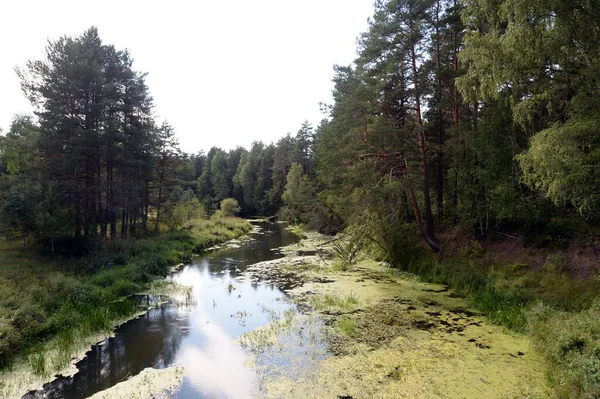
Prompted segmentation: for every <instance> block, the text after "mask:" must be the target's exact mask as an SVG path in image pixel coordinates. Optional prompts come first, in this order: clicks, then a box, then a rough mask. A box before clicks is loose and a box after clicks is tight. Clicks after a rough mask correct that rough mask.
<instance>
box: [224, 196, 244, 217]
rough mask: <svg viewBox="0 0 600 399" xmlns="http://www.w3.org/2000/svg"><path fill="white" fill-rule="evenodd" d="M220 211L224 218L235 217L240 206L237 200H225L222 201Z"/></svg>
mask: <svg viewBox="0 0 600 399" xmlns="http://www.w3.org/2000/svg"><path fill="white" fill-rule="evenodd" d="M220 210H221V213H222V215H223V216H235V215H236V214H237V213H238V212H239V211H240V206H239V204H238V202H237V200H236V199H235V198H225V199H224V200H223V201H221V205H220Z"/></svg>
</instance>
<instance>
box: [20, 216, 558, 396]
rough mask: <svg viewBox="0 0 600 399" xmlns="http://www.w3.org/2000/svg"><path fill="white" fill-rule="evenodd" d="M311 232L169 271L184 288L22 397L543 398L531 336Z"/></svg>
mask: <svg viewBox="0 0 600 399" xmlns="http://www.w3.org/2000/svg"><path fill="white" fill-rule="evenodd" d="M306 235H307V237H306V238H305V239H304V240H302V241H300V242H298V239H297V238H296V236H294V235H293V234H291V233H289V232H288V231H286V230H285V229H284V227H283V226H282V225H279V224H257V226H256V229H255V230H254V232H253V233H252V234H251V235H250V238H249V239H248V240H242V241H236V240H234V241H232V242H230V243H229V244H227V245H226V246H224V247H223V248H221V249H219V250H217V251H214V252H212V253H210V254H209V255H207V256H204V257H202V258H200V259H199V260H198V261H197V262H195V263H194V264H193V265H189V266H185V267H184V268H182V269H181V270H179V271H178V272H176V273H174V274H173V275H172V276H171V277H170V279H172V280H173V281H174V282H176V283H178V284H179V285H184V286H187V287H189V289H187V290H185V289H184V290H181V291H177V293H176V294H174V295H172V296H171V299H170V300H169V301H168V302H166V303H162V304H159V305H158V306H157V307H155V308H153V309H152V310H150V311H149V312H148V313H146V314H144V315H143V316H141V317H139V318H137V319H134V320H131V321H129V322H127V323H126V324H124V325H122V326H121V327H119V328H118V329H117V330H116V334H115V336H114V337H113V338H109V339H106V340H104V341H103V342H102V343H101V344H100V345H96V346H94V347H92V349H91V350H90V351H89V352H88V353H87V356H86V358H85V359H84V360H82V361H80V362H79V363H77V365H76V366H77V368H78V370H79V372H78V373H76V374H74V375H73V376H72V377H68V378H67V377H60V378H58V379H57V380H55V381H54V382H52V383H49V384H47V385H45V386H44V389H43V390H42V391H36V392H31V393H29V394H28V395H26V396H25V397H26V398H42V397H43V398H66V399H71V398H86V397H90V396H92V395H93V399H108V398H111V399H112V398H128V399H130V398H138V397H139V398H142V397H144V398H145V397H161V398H168V397H173V398H180V399H187V398H250V397H256V398H302V399H304V398H309V397H310V398H313V397H315V398H340V397H344V398H353V399H360V398H399V397H406V398H469V399H471V398H472V399H476V398H498V399H500V398H530V399H533V398H535V399H538V398H543V397H547V396H548V393H549V391H548V389H547V381H546V380H545V374H544V372H545V366H544V363H543V361H542V359H541V358H540V356H539V355H538V354H537V353H536V352H535V351H533V348H532V347H531V344H530V342H529V340H528V339H527V337H526V336H523V335H520V334H513V333H510V332H508V331H506V330H504V329H503V328H501V327H498V326H493V325H490V324H489V323H488V321H487V320H486V319H485V318H484V317H482V315H481V314H478V313H477V312H475V311H473V310H472V309H470V308H469V303H468V301H467V300H466V299H465V298H463V297H462V296H461V295H459V294H458V293H456V292H453V291H452V290H449V289H448V288H447V287H442V286H439V285H435V284H427V283H424V282H421V281H418V279H417V278H416V277H415V276H411V275H405V274H402V273H398V272H397V271H396V270H394V269H393V268H390V267H389V265H386V264H382V263H380V262H375V261H373V260H370V259H369V258H362V259H361V260H360V261H358V263H356V264H354V265H352V267H351V268H349V269H341V268H339V267H336V260H335V257H334V250H333V248H332V244H331V241H332V239H331V237H324V236H321V235H319V234H317V233H307V234H306ZM283 290H285V292H284V291H283ZM178 295H179V296H180V297H178ZM159 299H162V298H157V297H156V296H144V297H141V300H144V301H149V302H150V303H157V301H159ZM158 303H161V302H158ZM300 310H302V311H300Z"/></svg>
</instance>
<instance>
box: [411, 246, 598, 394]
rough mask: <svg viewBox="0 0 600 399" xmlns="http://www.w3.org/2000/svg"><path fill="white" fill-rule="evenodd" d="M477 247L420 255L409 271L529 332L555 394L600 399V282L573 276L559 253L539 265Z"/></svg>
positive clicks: (500, 321) (499, 321)
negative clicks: (501, 258)
mask: <svg viewBox="0 0 600 399" xmlns="http://www.w3.org/2000/svg"><path fill="white" fill-rule="evenodd" d="M472 247H473V248H471V250H466V251H463V253H462V254H460V255H456V256H447V257H445V258H441V259H432V258H423V259H420V260H419V261H415V262H412V263H411V264H409V265H406V266H405V267H404V270H406V271H409V272H411V273H414V274H416V275H418V276H419V277H420V278H421V279H422V280H424V281H427V282H432V283H439V284H445V285H448V286H449V287H451V288H453V289H455V290H457V291H458V292H460V293H461V294H463V295H465V296H466V297H467V298H468V299H469V300H470V302H471V303H472V305H473V306H474V307H475V308H476V309H478V310H480V311H481V312H483V313H484V314H485V315H486V316H487V317H488V318H489V319H490V320H491V321H492V322H493V323H496V324H499V325H502V326H505V327H507V328H509V329H511V330H514V331H519V332H525V333H527V334H528V335H530V336H531V338H532V341H533V343H534V345H535V347H536V348H537V350H538V351H539V352H541V353H542V354H544V355H545V357H546V359H547V360H548V363H549V365H550V370H549V373H548V378H549V380H550V383H551V384H552V386H553V387H554V389H555V395H556V397H559V398H597V397H600V323H599V320H600V302H599V301H598V295H599V293H600V281H599V280H598V279H588V280H581V281H579V280H575V279H573V278H572V277H570V276H568V275H567V274H566V273H564V272H563V271H561V267H560V263H561V262H563V261H562V259H563V256H562V255H561V254H560V253H557V254H556V255H552V256H549V257H548V259H547V260H546V262H545V264H544V265H543V267H534V266H533V265H530V264H527V263H513V262H501V261H498V260H494V259H491V258H490V257H487V256H485V254H484V253H483V251H482V250H481V247H479V246H477V244H473V245H472ZM507 257H508V256H507ZM497 258H498V257H496V259H497Z"/></svg>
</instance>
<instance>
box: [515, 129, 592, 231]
mask: <svg viewBox="0 0 600 399" xmlns="http://www.w3.org/2000/svg"><path fill="white" fill-rule="evenodd" d="M599 137H600V130H598V120H596V119H587V120H576V121H575V120H571V121H569V122H567V123H565V124H556V125H554V126H553V127H551V128H549V129H546V130H543V131H541V132H539V133H537V134H536V135H535V136H533V138H532V139H531V145H530V148H529V150H528V151H527V153H526V154H523V155H521V156H519V158H518V159H519V162H520V164H521V167H522V170H523V180H524V181H525V183H527V184H529V185H530V186H531V187H533V188H535V189H537V190H539V191H541V192H543V193H544V194H545V195H547V196H548V197H549V198H550V199H551V200H552V201H554V203H555V204H556V205H559V206H560V205H564V204H570V205H572V206H574V207H575V208H576V209H577V211H578V212H579V213H580V214H581V215H583V216H584V217H586V218H588V219H590V220H592V219H595V218H597V217H598V216H597V215H599V214H600V213H599V211H600V194H599V193H600V173H599V171H598V168H597V165H598V164H600V139H599Z"/></svg>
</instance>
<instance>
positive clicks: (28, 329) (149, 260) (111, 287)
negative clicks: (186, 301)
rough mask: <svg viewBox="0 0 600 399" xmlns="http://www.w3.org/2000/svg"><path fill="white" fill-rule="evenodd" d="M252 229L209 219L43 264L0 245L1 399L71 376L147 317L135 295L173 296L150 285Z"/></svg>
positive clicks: (145, 306)
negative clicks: (124, 328) (114, 335)
mask: <svg viewBox="0 0 600 399" xmlns="http://www.w3.org/2000/svg"><path fill="white" fill-rule="evenodd" d="M251 228H252V226H251V225H250V223H249V222H247V221H245V220H242V219H238V218H223V217H220V218H215V217H213V218H211V219H207V220H206V219H205V220H197V221H192V222H189V223H188V224H186V226H184V229H182V230H181V231H177V232H172V233H165V234H163V235H161V236H159V237H153V238H147V239H139V240H135V241H116V242H113V243H111V244H110V245H108V246H107V247H106V248H105V250H104V251H102V252H99V253H96V254H94V255H90V256H88V257H86V258H83V259H78V260H65V259H58V258H45V257H43V256H40V255H38V254H36V253H35V252H34V250H33V249H31V248H25V247H23V246H22V245H20V244H16V243H13V242H6V241H0V292H2V294H1V296H0V365H2V366H3V367H2V371H0V396H1V397H7V398H8V397H20V396H21V395H23V394H24V393H26V392H27V391H29V390H33V389H39V388H40V387H41V385H43V384H44V383H46V382H49V381H51V380H52V379H53V378H54V376H55V375H57V374H62V375H69V374H70V373H73V372H75V371H76V369H75V368H74V366H73V364H74V363H75V362H76V361H77V360H79V359H81V358H82V357H83V356H84V355H85V352H86V351H87V350H88V349H89V347H90V346H91V345H93V344H95V343H98V342H101V341H102V340H103V339H104V338H106V337H107V336H108V335H110V333H111V332H112V331H113V329H114V328H115V327H116V326H118V325H120V324H122V323H123V322H125V321H127V320H129V319H131V318H132V317H136V315H139V314H141V313H143V312H145V311H147V310H148V304H147V303H144V302H143V301H139V300H136V298H135V296H132V295H133V294H135V293H137V292H141V291H144V290H148V289H152V290H153V293H157V292H160V291H164V290H165V289H166V290H169V289H171V288H172V287H167V286H165V285H164V284H158V285H152V283H153V282H154V281H157V279H160V278H162V277H164V276H166V275H167V274H168V273H169V271H170V270H171V267H172V266H173V265H177V264H181V263H186V262H189V261H190V260H191V259H192V256H193V254H194V253H198V252H201V251H203V250H205V249H207V248H210V247H212V246H214V245H216V244H219V243H222V242H225V241H228V240H231V239H234V238H236V237H239V236H241V235H243V234H245V233H247V232H249V231H250V230H251Z"/></svg>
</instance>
